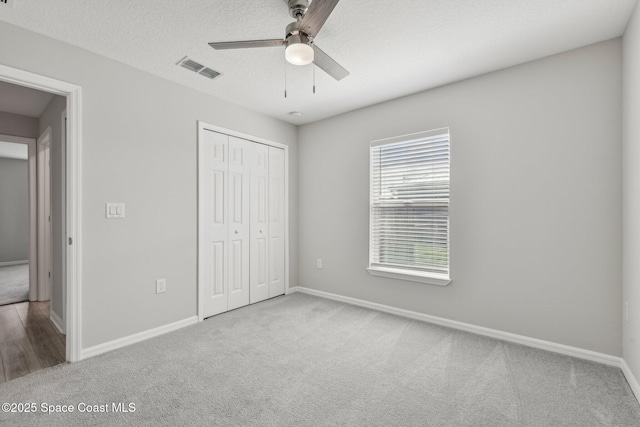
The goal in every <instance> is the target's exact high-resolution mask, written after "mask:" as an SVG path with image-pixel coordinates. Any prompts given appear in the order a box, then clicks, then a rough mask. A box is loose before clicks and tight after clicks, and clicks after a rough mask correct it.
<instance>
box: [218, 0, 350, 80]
mask: <svg viewBox="0 0 640 427" xmlns="http://www.w3.org/2000/svg"><path fill="white" fill-rule="evenodd" d="M338 1H339V0H313V1H312V2H311V5H309V0H285V2H286V3H287V5H288V6H289V14H290V15H291V16H292V17H293V18H295V19H296V21H295V22H292V23H291V24H289V25H287V30H286V34H285V36H284V39H270V40H246V41H235V42H216V43H209V46H211V47H212V48H214V49H246V48H255V47H275V46H285V47H286V48H285V53H284V55H285V58H286V60H287V62H289V63H290V64H293V65H307V64H310V63H312V62H313V63H314V64H315V65H317V66H318V67H319V68H320V69H322V70H323V71H324V72H326V73H327V74H329V75H330V76H331V77H333V78H334V79H336V80H342V79H343V78H345V77H347V76H348V75H349V72H348V71H347V70H345V69H344V68H343V67H342V66H341V65H340V64H338V63H337V62H336V61H335V60H333V59H332V58H331V57H330V56H329V55H327V54H326V53H324V52H323V51H322V50H321V49H320V48H319V47H318V46H317V45H316V44H315V42H314V39H315V38H316V37H317V36H318V32H319V31H320V29H321V28H322V26H323V25H324V23H325V22H326V20H327V18H329V15H330V14H331V12H333V9H334V8H335V7H336V5H337V4H338Z"/></svg>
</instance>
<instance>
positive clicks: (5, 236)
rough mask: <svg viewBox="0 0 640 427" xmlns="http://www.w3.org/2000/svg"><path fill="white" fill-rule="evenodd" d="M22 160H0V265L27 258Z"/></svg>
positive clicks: (26, 192) (26, 198)
mask: <svg viewBox="0 0 640 427" xmlns="http://www.w3.org/2000/svg"><path fill="white" fill-rule="evenodd" d="M28 180H29V175H28V167H27V161H26V160H19V159H6V158H3V157H0V263H2V262H11V261H25V260H28V259H29V184H28Z"/></svg>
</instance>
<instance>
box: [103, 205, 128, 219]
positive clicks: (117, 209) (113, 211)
mask: <svg viewBox="0 0 640 427" xmlns="http://www.w3.org/2000/svg"><path fill="white" fill-rule="evenodd" d="M106 217H107V218H124V203H107V205H106Z"/></svg>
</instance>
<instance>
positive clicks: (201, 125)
mask: <svg viewBox="0 0 640 427" xmlns="http://www.w3.org/2000/svg"><path fill="white" fill-rule="evenodd" d="M207 131H212V132H218V133H222V134H225V135H229V136H234V137H236V138H241V139H246V140H249V141H253V142H258V143H260V144H265V145H269V146H272V147H276V148H281V149H283V150H284V294H285V295H286V294H288V293H289V146H288V145H285V144H281V143H279V142H275V141H271V140H268V139H265V138H261V137H258V136H254V135H249V134H246V133H242V132H238V131H235V130H232V129H228V128H223V127H221V126H216V125H212V124H210V123H206V122H203V121H198V146H197V147H196V153H199V152H200V141H202V133H203V132H207ZM199 176H200V173H199V159H198V156H196V177H199ZM196 198H197V205H198V209H197V210H196V211H197V216H196V223H197V224H198V225H197V235H198V239H197V244H196V247H197V269H196V271H197V274H196V281H197V283H198V294H197V298H198V321H199V322H202V321H203V320H204V317H203V313H204V307H203V301H204V292H205V289H204V286H200V275H201V274H200V272H201V271H200V269H201V268H203V266H201V265H200V244H199V243H200V206H199V204H200V180H199V179H197V191H196Z"/></svg>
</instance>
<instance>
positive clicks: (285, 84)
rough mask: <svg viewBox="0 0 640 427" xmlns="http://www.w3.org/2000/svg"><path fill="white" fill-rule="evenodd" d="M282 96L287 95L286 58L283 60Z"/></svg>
mask: <svg viewBox="0 0 640 427" xmlns="http://www.w3.org/2000/svg"><path fill="white" fill-rule="evenodd" d="M284 97H285V98H286V97H287V59H286V58H285V60H284Z"/></svg>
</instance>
